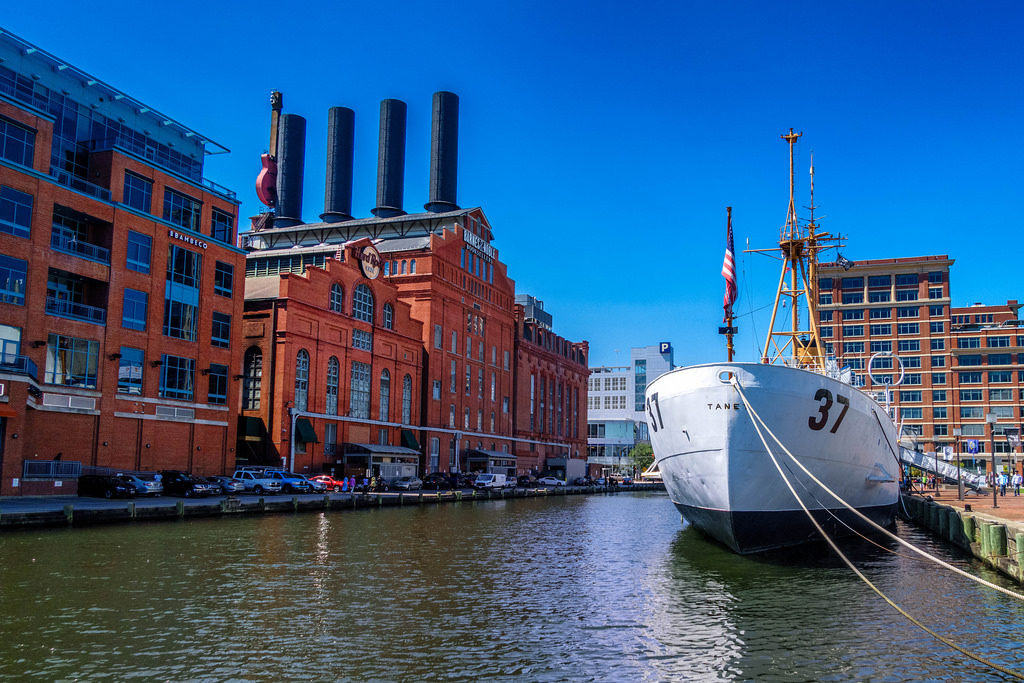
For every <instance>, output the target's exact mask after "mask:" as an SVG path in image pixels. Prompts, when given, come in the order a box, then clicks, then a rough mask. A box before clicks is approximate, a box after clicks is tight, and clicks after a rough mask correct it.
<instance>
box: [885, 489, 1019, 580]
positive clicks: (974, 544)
mask: <svg viewBox="0 0 1024 683" xmlns="http://www.w3.org/2000/svg"><path fill="white" fill-rule="evenodd" d="M1007 492H1008V493H1009V494H1010V495H1007V496H1000V497H999V498H998V506H993V502H992V494H991V493H989V494H988V495H976V494H974V495H969V496H966V497H965V499H964V500H959V499H958V498H957V492H956V490H955V489H953V490H950V489H948V488H945V489H939V491H938V492H935V491H926V492H925V493H924V494H919V493H918V494H914V495H904V496H903V497H902V498H901V505H900V508H901V510H900V511H901V513H902V512H906V514H908V515H909V516H910V519H911V520H912V521H913V522H914V523H916V524H917V525H919V526H921V527H924V528H926V529H928V530H930V531H931V532H932V533H934V534H935V535H936V536H939V537H940V538H942V539H943V540H945V541H948V542H950V543H952V544H953V545H956V546H958V547H960V548H962V549H963V550H965V551H967V552H969V553H971V554H972V555H974V557H976V558H978V559H979V560H981V561H982V562H984V563H985V564H986V565H988V566H989V567H991V568H993V569H995V570H997V571H999V572H1000V573H1002V574H1005V575H1006V576H1008V577H1010V578H1012V579H1014V580H1015V581H1017V582H1018V583H1024V495H1021V496H1014V495H1012V491H1010V489H1009V488H1008V489H1007Z"/></svg>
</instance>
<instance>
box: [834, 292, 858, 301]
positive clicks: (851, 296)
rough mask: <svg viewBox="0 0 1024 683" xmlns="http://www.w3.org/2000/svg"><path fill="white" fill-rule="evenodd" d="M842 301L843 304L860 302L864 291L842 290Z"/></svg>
mask: <svg viewBox="0 0 1024 683" xmlns="http://www.w3.org/2000/svg"><path fill="white" fill-rule="evenodd" d="M830 298H831V295H830ZM830 303H831V302H830ZM843 303H844V304H862V303H864V292H843Z"/></svg>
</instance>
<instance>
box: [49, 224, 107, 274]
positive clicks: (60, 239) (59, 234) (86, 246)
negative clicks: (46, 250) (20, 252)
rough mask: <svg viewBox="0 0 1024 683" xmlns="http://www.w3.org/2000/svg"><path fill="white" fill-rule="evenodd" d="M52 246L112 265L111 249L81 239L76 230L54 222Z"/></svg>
mask: <svg viewBox="0 0 1024 683" xmlns="http://www.w3.org/2000/svg"><path fill="white" fill-rule="evenodd" d="M50 246H51V247H52V248H54V249H56V250H57V251H61V252H64V253H65V254H71V255H72V256H79V257H81V258H84V259H88V260H90V261H96V262H97V263H102V264H104V265H107V266H109V265H110V250H109V249H107V248H105V247H101V246H99V245H98V244H90V243H89V242H86V241H84V240H81V239H79V237H78V235H77V234H76V233H75V232H74V231H72V230H68V229H67V228H64V227H62V226H59V225H56V224H54V226H53V232H52V233H51V234H50Z"/></svg>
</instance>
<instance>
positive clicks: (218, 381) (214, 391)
mask: <svg viewBox="0 0 1024 683" xmlns="http://www.w3.org/2000/svg"><path fill="white" fill-rule="evenodd" d="M209 376H210V385H209V391H208V392H207V395H206V401H207V402H208V403H213V404H214V405H221V406H222V405H225V404H226V403H227V402H228V366H226V365H219V364H217V363H210V372H209Z"/></svg>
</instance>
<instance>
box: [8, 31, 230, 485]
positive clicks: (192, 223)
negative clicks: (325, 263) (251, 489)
mask: <svg viewBox="0 0 1024 683" xmlns="http://www.w3.org/2000/svg"><path fill="white" fill-rule="evenodd" d="M227 151H228V150H226V149H225V148H223V147H221V146H220V145H218V144H217V143H215V142H212V141H211V140H209V139H208V138H207V137H206V136H204V135H202V134H200V133H198V132H196V131H194V130H192V129H191V128H189V127H187V126H186V125H184V124H182V123H179V122H178V121H176V120H174V119H173V118H171V117H169V116H167V115H165V114H162V113H160V112H158V111H156V110H154V109H153V108H152V107H150V106H147V105H145V104H143V103H142V102H140V101H138V100H136V99H135V98H133V97H132V96H131V95H129V94H127V93H125V92H123V91H121V90H119V89H117V88H115V87H114V86H112V85H109V84H108V83H105V82H104V81H101V80H100V79H98V78H96V77H95V76H92V75H90V74H87V73H85V72H83V71H81V70H80V69H78V68H77V67H75V66H74V65H72V64H68V63H67V62H65V61H64V60H62V59H60V58H59V57H56V56H54V55H52V54H50V53H48V52H46V51H45V50H43V49H42V48H40V47H38V46H36V45H32V44H30V43H29V42H28V41H25V40H23V39H21V38H19V37H17V36H15V35H13V34H11V33H9V32H6V31H4V32H0V340H2V345H3V346H2V354H0V388H2V397H0V416H2V419H0V448H2V450H0V470H2V480H0V482H2V483H0V494H5V495H8V494H18V493H21V494H30V493H53V492H61V491H68V490H69V488H70V487H64V486H63V484H64V483H65V482H68V483H69V484H70V482H72V481H73V480H74V478H75V477H76V476H77V475H78V474H79V473H80V472H82V471H87V470H88V468H117V469H121V470H143V469H145V470H158V469H187V470H193V471H196V472H198V473H200V474H214V473H220V472H223V471H225V470H226V469H228V468H230V467H231V466H232V465H233V463H234V460H235V453H234V446H235V430H236V419H235V416H236V414H237V409H238V392H237V391H235V390H234V389H235V387H236V386H237V385H236V384H234V383H233V379H232V377H233V376H234V374H235V373H236V372H237V371H238V368H239V367H240V348H241V347H240V344H239V340H238V339H237V335H236V334H235V333H234V330H235V329H236V324H237V322H238V321H239V320H240V319H241V314H242V273H243V268H244V263H245V255H244V252H243V251H242V250H240V249H238V248H237V247H236V246H235V240H236V236H235V229H236V225H237V214H238V201H237V199H236V198H235V195H234V193H233V192H231V191H230V190H227V189H225V188H223V187H221V186H219V185H217V184H215V183H212V182H210V181H208V180H206V179H205V178H204V176H203V164H204V160H205V157H206V155H207V154H216V153H223V152H227Z"/></svg>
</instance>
